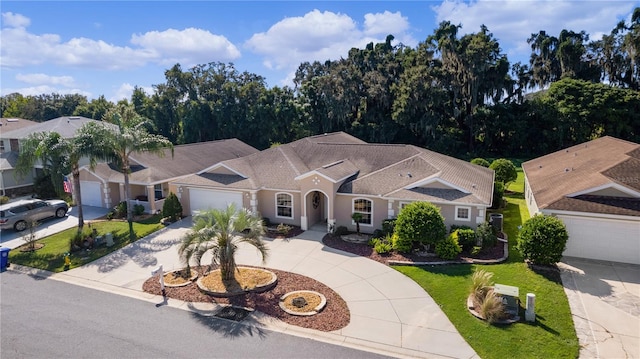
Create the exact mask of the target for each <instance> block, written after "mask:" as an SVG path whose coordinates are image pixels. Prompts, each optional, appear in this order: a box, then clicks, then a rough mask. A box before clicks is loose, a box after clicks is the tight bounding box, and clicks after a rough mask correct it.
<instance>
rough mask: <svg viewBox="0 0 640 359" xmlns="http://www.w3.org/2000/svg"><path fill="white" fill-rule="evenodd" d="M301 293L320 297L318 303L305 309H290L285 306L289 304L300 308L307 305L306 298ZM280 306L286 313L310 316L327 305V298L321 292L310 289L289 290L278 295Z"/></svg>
mask: <svg viewBox="0 0 640 359" xmlns="http://www.w3.org/2000/svg"><path fill="white" fill-rule="evenodd" d="M302 295H308V296H309V295H310V296H316V297H318V298H319V299H320V303H319V304H318V305H316V306H315V307H314V308H308V309H307V310H292V309H289V308H288V307H287V304H290V305H292V306H294V307H296V308H299V309H302V308H304V307H306V306H308V304H309V303H307V300H306V299H304V297H303V296H302ZM279 304H280V308H282V310H284V311H285V312H286V313H288V314H291V315H299V316H310V315H316V314H318V313H319V312H320V311H321V310H322V309H324V307H325V306H326V305H327V298H326V297H325V296H324V295H322V293H318V292H314V291H311V290H297V291H294V292H289V293H286V294H284V295H283V296H282V297H280V303H279Z"/></svg>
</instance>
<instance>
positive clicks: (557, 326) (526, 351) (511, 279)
mask: <svg viewBox="0 0 640 359" xmlns="http://www.w3.org/2000/svg"><path fill="white" fill-rule="evenodd" d="M518 174H519V175H518V180H517V181H516V183H514V185H512V186H510V189H511V190H513V189H514V188H518V189H520V188H522V183H521V182H522V175H521V174H522V172H521V171H519V173H518ZM518 182H520V183H518ZM506 200H507V207H506V208H504V209H503V210H502V211H501V212H502V214H503V215H504V231H505V232H506V233H507V235H508V236H509V259H508V260H507V261H506V262H505V263H502V264H496V265H451V266H426V267H411V266H396V267H394V268H395V269H396V270H398V271H400V272H402V273H404V274H405V275H407V276H409V277H410V278H411V279H413V280H414V281H416V282H417V283H418V284H420V285H421V286H422V287H423V288H424V289H425V290H426V291H427V292H428V293H429V295H431V297H433V299H434V300H435V301H436V302H437V303H438V305H440V307H441V308H442V310H443V311H444V313H445V314H446V315H447V317H449V320H451V322H452V323H453V325H454V326H455V327H456V329H457V330H458V331H459V332H460V334H461V335H462V336H463V337H464V338H465V340H466V341H467V342H468V343H469V344H470V345H471V346H472V347H473V349H474V350H475V351H476V352H477V353H478V355H479V356H480V357H482V358H514V357H517V358H577V357H578V353H579V346H578V339H577V337H576V332H575V329H574V326H573V320H572V318H571V311H570V309H569V303H568V301H567V297H566V295H565V293H564V289H563V286H562V282H561V280H560V275H559V273H557V272H541V273H536V272H534V271H533V270H531V269H529V267H528V266H527V265H526V264H525V263H523V261H522V257H521V256H520V254H519V253H518V252H517V251H516V249H515V248H514V247H515V244H516V236H517V233H518V226H520V225H521V224H522V223H523V221H525V220H526V219H527V218H529V215H528V213H527V206H526V203H525V200H524V197H523V195H522V193H521V192H520V193H514V194H509V195H507V196H506ZM479 269H484V270H486V271H488V272H492V273H493V274H494V276H493V281H494V282H495V283H500V284H506V285H512V286H516V287H518V288H519V290H520V292H519V293H520V296H519V297H520V301H521V313H520V316H521V318H522V321H521V322H518V323H516V324H512V325H502V326H494V325H488V324H487V323H486V322H484V321H481V320H479V319H477V318H476V317H474V316H473V315H471V314H470V313H469V311H468V310H467V307H466V299H467V296H468V295H469V293H470V289H469V287H470V285H471V275H472V273H473V271H475V270H479ZM527 293H534V294H535V295H536V307H535V309H536V322H535V323H528V322H525V321H524V308H523V307H524V306H525V303H526V296H527Z"/></svg>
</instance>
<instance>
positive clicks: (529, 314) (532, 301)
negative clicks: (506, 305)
mask: <svg viewBox="0 0 640 359" xmlns="http://www.w3.org/2000/svg"><path fill="white" fill-rule="evenodd" d="M524 319H525V320H526V321H527V322H535V321H536V295H535V294H533V293H527V309H526V310H525V312H524Z"/></svg>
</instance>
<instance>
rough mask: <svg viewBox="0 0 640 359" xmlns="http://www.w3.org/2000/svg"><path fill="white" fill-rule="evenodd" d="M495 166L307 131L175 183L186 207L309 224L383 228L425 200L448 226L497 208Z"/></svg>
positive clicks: (475, 221)
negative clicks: (238, 210) (240, 210)
mask: <svg viewBox="0 0 640 359" xmlns="http://www.w3.org/2000/svg"><path fill="white" fill-rule="evenodd" d="M493 181H494V172H493V171H492V170H490V169H487V168H484V167H481V166H476V165H473V164H471V163H469V162H466V161H462V160H459V159H455V158H452V157H449V156H445V155H442V154H439V153H436V152H432V151H428V150H426V149H423V148H419V147H416V146H410V145H385V144H370V143H366V142H364V141H362V140H360V139H358V138H355V137H353V136H350V135H348V134H346V133H343V132H337V133H331V134H325V135H319V136H313V137H307V138H304V139H301V140H298V141H295V142H292V143H289V144H284V145H279V146H277V147H273V148H270V149H267V150H264V151H261V152H258V153H254V154H252V155H250V156H246V157H242V158H238V159H233V160H227V161H222V162H220V163H216V164H215V165H213V166H210V167H209V168H206V169H204V170H202V171H200V172H199V173H197V174H195V175H192V176H188V177H185V178H183V179H180V180H176V181H173V182H172V183H171V187H172V188H173V190H174V191H176V192H177V194H178V196H179V197H180V198H181V202H182V205H183V208H184V210H185V212H187V213H189V212H190V213H194V212H195V211H197V210H205V209H209V208H224V207H226V206H227V205H228V204H229V203H235V204H236V205H237V206H240V207H245V208H248V209H251V210H253V211H256V212H258V213H260V215H261V216H263V217H266V218H269V220H270V221H271V222H273V223H285V224H290V225H296V226H300V227H301V228H302V229H305V230H306V229H308V228H310V227H312V226H314V225H317V226H323V228H326V230H327V231H331V230H332V229H334V228H336V226H346V227H347V228H349V229H352V230H353V229H355V223H354V222H353V220H352V219H351V216H352V214H353V213H354V212H359V213H361V214H362V218H363V219H362V222H361V224H360V227H361V230H362V231H363V232H368V233H371V232H373V231H374V230H375V229H376V228H380V225H381V222H382V220H383V219H386V218H394V217H396V216H397V215H398V213H399V212H400V210H401V209H402V207H403V206H405V205H406V204H408V203H411V202H414V201H427V202H431V203H433V204H435V205H436V206H438V207H439V208H440V209H441V212H442V214H443V216H444V217H445V222H446V224H447V225H452V224H458V225H468V226H470V227H474V228H475V227H476V226H477V225H478V224H479V223H483V222H485V216H486V209H487V208H488V207H490V206H491V200H492V194H493Z"/></svg>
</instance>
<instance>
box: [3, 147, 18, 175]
mask: <svg viewBox="0 0 640 359" xmlns="http://www.w3.org/2000/svg"><path fill="white" fill-rule="evenodd" d="M17 163H18V152H16V151H8V152H3V153H0V170H1V171H6V170H12V169H14V168H15V166H16V164H17Z"/></svg>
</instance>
